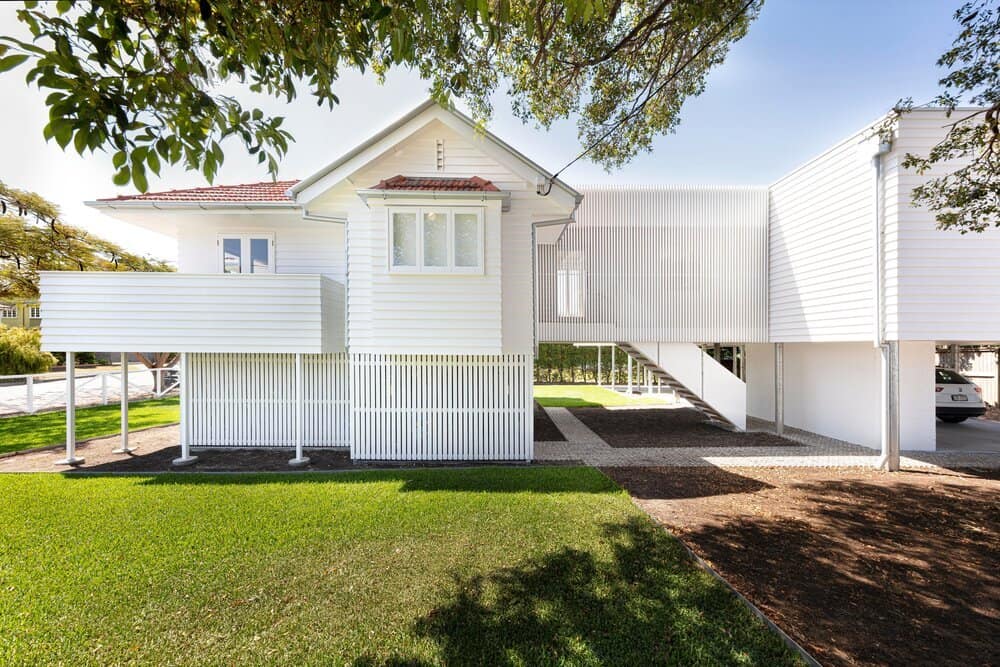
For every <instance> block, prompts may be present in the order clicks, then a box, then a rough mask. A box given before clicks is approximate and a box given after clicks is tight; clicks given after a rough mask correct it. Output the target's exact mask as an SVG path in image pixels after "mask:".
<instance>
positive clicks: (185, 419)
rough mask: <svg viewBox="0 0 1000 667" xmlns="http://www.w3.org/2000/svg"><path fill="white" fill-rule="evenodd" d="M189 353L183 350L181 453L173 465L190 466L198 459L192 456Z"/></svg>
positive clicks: (181, 369)
mask: <svg viewBox="0 0 1000 667" xmlns="http://www.w3.org/2000/svg"><path fill="white" fill-rule="evenodd" d="M188 368H189V366H188V355H187V352H181V368H180V375H181V455H180V457H179V458H176V459H174V460H173V461H171V465H175V466H178V467H179V466H189V465H191V464H192V463H194V462H195V461H197V460H198V457H197V456H191V438H190V435H189V433H188V431H189V429H190V428H191V387H190V382H188Z"/></svg>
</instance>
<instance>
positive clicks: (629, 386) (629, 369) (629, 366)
mask: <svg viewBox="0 0 1000 667" xmlns="http://www.w3.org/2000/svg"><path fill="white" fill-rule="evenodd" d="M628 393H630V394H631V393H632V355H631V354H630V355H628Z"/></svg>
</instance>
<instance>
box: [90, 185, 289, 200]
mask: <svg viewBox="0 0 1000 667" xmlns="http://www.w3.org/2000/svg"><path fill="white" fill-rule="evenodd" d="M296 183H298V181H297V180H289V181H263V182H260V183H241V184H239V185H216V186H210V187H201V188H185V189H179V190H165V191H163V192H143V193H137V194H134V195H119V196H117V197H106V198H104V199H98V200H97V201H98V202H102V203H110V202H124V201H148V202H190V203H199V202H274V203H283V204H291V203H292V200H291V198H290V197H289V196H288V189H289V188H291V187H292V186H294V185H295V184H296Z"/></svg>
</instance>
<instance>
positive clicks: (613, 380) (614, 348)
mask: <svg viewBox="0 0 1000 667" xmlns="http://www.w3.org/2000/svg"><path fill="white" fill-rule="evenodd" d="M616 349H618V346H617V345H612V346H611V389H612V390H613V389H615V387H616V386H617V384H616V383H617V381H618V378H616V377H615V372H616V371H617V369H616V368H615V350H616ZM997 358H998V359H1000V356H998V357H997ZM997 364H998V366H1000V361H998V362H997Z"/></svg>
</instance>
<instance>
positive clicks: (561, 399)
mask: <svg viewBox="0 0 1000 667" xmlns="http://www.w3.org/2000/svg"><path fill="white" fill-rule="evenodd" d="M535 400H536V401H538V402H539V403H540V404H542V405H543V406H545V407H547V408H598V407H620V406H626V405H656V404H660V405H662V404H663V401H664V399H663V398H662V397H660V396H626V395H625V394H620V393H618V392H616V391H611V390H610V389H605V388H604V387H597V386H594V385H576V384H536V385H535Z"/></svg>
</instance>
